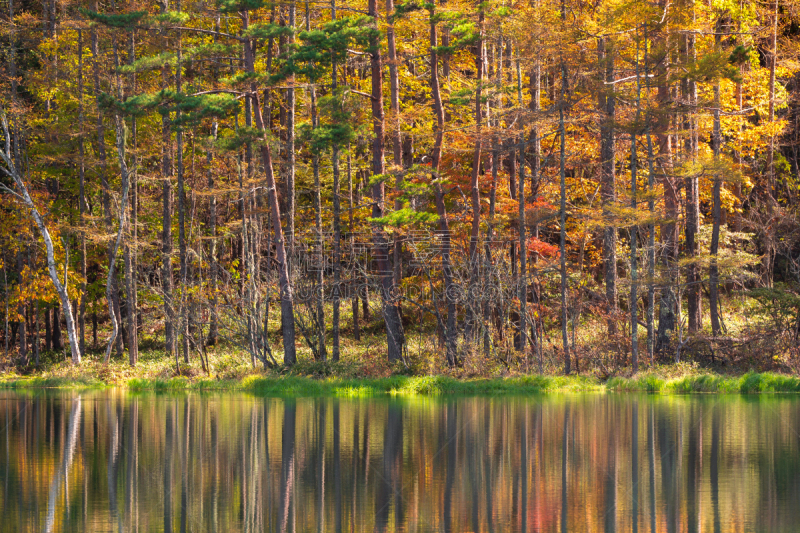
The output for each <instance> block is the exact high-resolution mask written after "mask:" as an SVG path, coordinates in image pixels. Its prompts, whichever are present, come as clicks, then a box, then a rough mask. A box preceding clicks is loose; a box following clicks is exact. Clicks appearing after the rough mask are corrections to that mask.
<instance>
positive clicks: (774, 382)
mask: <svg viewBox="0 0 800 533" xmlns="http://www.w3.org/2000/svg"><path fill="white" fill-rule="evenodd" d="M605 387H606V389H607V390H609V391H614V392H660V393H672V394H686V393H703V392H713V393H726V394H754V393H775V392H794V393H797V392H800V378H798V377H795V376H787V375H784V374H775V373H772V372H764V373H757V372H748V373H746V374H744V375H741V376H725V375H720V374H702V373H701V374H693V375H688V376H678V377H674V378H664V377H661V376H659V375H657V374H639V375H637V376H634V377H631V378H619V377H615V378H611V379H610V380H608V382H607V383H606V384H605Z"/></svg>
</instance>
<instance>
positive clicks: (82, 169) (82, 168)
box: [78, 30, 87, 353]
mask: <svg viewBox="0 0 800 533" xmlns="http://www.w3.org/2000/svg"><path fill="white" fill-rule="evenodd" d="M83 122H84V114H83V32H82V31H81V30H78V159H79V160H80V161H79V163H78V164H79V167H78V225H79V226H80V228H81V244H80V248H81V267H80V268H81V271H80V272H81V285H80V304H79V306H78V328H79V330H80V331H79V333H78V336H79V339H80V341H79V345H80V350H81V353H84V352H85V351H86V297H87V294H86V228H85V225H86V221H85V219H84V216H85V214H86V161H85V159H86V157H85V147H84V145H83V141H84V139H83V135H84V132H83V126H84V124H83Z"/></svg>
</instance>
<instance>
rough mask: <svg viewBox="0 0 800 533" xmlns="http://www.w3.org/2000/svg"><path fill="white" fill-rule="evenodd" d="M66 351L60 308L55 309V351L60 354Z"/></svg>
mask: <svg viewBox="0 0 800 533" xmlns="http://www.w3.org/2000/svg"><path fill="white" fill-rule="evenodd" d="M63 349H64V340H63V339H62V338H61V313H60V309H59V306H57V305H56V306H55V307H53V350H55V351H57V352H60V351H61V350H63Z"/></svg>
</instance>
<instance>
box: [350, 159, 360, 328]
mask: <svg viewBox="0 0 800 533" xmlns="http://www.w3.org/2000/svg"><path fill="white" fill-rule="evenodd" d="M347 186H348V189H347V190H348V210H347V211H348V218H349V221H348V224H347V229H348V231H349V232H350V250H351V253H355V234H354V232H353V205H354V204H353V162H352V155H351V154H350V149H349V147H348V150H347ZM358 279H359V278H358V277H355V278H351V280H350V283H351V287H350V289H351V291H352V295H351V298H352V305H351V309H352V314H353V338H354V339H355V340H356V341H360V340H361V328H360V327H359V324H358V299H359V286H358Z"/></svg>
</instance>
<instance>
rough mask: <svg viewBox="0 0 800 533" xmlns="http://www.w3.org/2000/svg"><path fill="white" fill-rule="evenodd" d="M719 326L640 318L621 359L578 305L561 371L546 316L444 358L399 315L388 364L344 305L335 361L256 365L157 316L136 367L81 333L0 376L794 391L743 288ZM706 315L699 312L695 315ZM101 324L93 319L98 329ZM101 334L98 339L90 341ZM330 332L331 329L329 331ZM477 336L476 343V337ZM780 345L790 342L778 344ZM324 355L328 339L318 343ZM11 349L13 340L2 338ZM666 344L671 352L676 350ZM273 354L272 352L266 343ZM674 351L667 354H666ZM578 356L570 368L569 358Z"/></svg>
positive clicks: (2, 382) (799, 385)
mask: <svg viewBox="0 0 800 533" xmlns="http://www.w3.org/2000/svg"><path fill="white" fill-rule="evenodd" d="M723 311H724V315H725V317H726V318H727V334H726V335H725V337H719V338H715V337H712V336H711V335H710V333H709V332H704V333H700V334H696V335H693V336H692V337H690V338H687V339H686V340H685V341H684V342H683V343H682V345H681V348H680V350H679V351H678V352H676V351H675V350H672V349H671V350H668V351H664V352H663V353H661V354H660V355H659V356H657V357H656V359H655V360H654V361H649V359H648V358H647V356H646V352H647V340H646V328H644V327H640V328H639V334H640V336H639V346H640V356H639V357H640V363H639V365H640V371H639V372H638V373H636V374H634V373H633V372H632V371H631V361H630V339H629V338H627V337H626V335H625V331H624V330H626V329H627V327H628V326H626V325H624V323H621V325H620V328H619V330H620V333H619V335H618V337H617V338H609V336H608V335H607V332H606V321H605V318H604V317H602V316H596V315H592V314H589V313H586V314H584V315H583V316H582V317H581V318H580V320H579V321H578V323H577V327H575V328H574V329H571V330H570V337H571V344H572V347H571V351H572V361H573V364H572V372H573V373H572V374H571V375H569V376H563V375H562V374H563V368H562V365H563V355H562V354H563V352H562V350H561V346H560V344H561V342H560V337H561V332H560V328H559V327H558V325H557V324H555V323H553V324H549V326H548V325H547V324H545V326H546V327H545V328H544V333H543V335H542V338H541V344H540V346H541V350H540V354H537V355H536V356H531V357H530V359H528V360H525V359H522V358H520V356H519V353H518V352H516V351H515V350H514V348H513V346H512V345H511V344H512V343H513V339H511V338H509V336H506V338H505V339H503V340H502V342H499V343H497V344H496V345H494V346H493V347H492V354H491V355H490V356H486V355H485V354H484V353H483V348H482V346H479V347H476V350H477V351H475V352H467V353H464V354H462V365H461V366H460V367H459V368H455V369H450V368H447V366H446V365H445V361H444V356H443V350H442V349H441V347H440V345H439V342H440V339H438V336H437V334H436V331H435V330H433V329H432V328H431V327H429V326H426V325H425V324H424V323H419V324H409V327H407V332H406V339H407V344H406V356H405V358H404V361H403V362H398V363H395V364H393V365H392V364H389V363H388V362H387V361H386V356H385V349H386V348H385V337H384V334H383V333H382V329H381V328H382V324H381V321H380V320H379V317H378V318H375V319H373V320H372V322H371V323H365V324H363V325H362V335H361V338H360V340H359V341H355V340H354V339H353V338H352V336H351V335H349V333H350V332H349V331H348V328H349V318H350V317H349V316H347V315H346V314H345V316H343V325H342V337H341V354H342V358H341V360H340V361H337V362H318V361H314V358H313V355H312V353H311V349H310V348H309V347H308V346H307V342H305V341H301V340H298V343H297V351H298V363H297V364H296V365H295V366H294V367H292V368H286V367H282V366H277V367H275V368H270V369H266V368H264V366H263V365H262V364H261V363H259V362H255V364H254V363H253V362H252V361H251V359H250V356H249V355H248V354H247V352H246V351H245V350H243V349H242V347H241V346H240V343H236V342H234V341H233V340H232V339H227V340H226V341H224V342H220V343H219V344H218V345H217V346H214V347H210V348H209V349H208V350H207V358H208V363H209V365H208V366H209V368H208V369H207V370H206V369H203V367H202V365H201V362H200V358H199V356H198V354H197V353H192V354H190V362H189V363H186V362H184V361H183V358H182V357H181V358H180V359H179V361H177V362H176V360H175V359H174V358H169V357H166V354H165V352H164V350H163V334H162V335H159V333H161V331H159V329H160V328H159V327H158V324H153V325H151V327H150V328H148V329H147V330H146V331H143V332H142V334H141V337H140V353H139V361H138V363H137V365H136V367H135V368H132V367H131V366H130V365H129V364H128V363H127V353H126V354H124V355H125V357H124V358H120V357H112V358H111V360H110V361H109V363H108V364H103V362H102V359H103V349H102V346H101V345H100V344H94V343H92V342H91V341H90V340H89V339H87V344H89V345H90V346H89V349H88V350H87V353H86V354H84V358H83V361H82V363H81V364H80V365H78V366H73V365H72V364H70V362H69V361H68V360H66V359H65V354H64V353H63V352H60V353H56V352H52V351H51V352H43V353H40V357H39V364H38V365H36V364H34V363H33V361H32V360H30V359H33V357H32V356H30V355H29V361H28V364H26V365H20V363H19V361H16V360H14V359H13V356H12V354H11V353H9V356H8V357H6V358H5V361H4V360H3V359H4V358H3V357H2V356H0V388H7V389H8V388H29V389H30V388H72V389H76V388H77V389H80V388H106V387H122V388H125V389H128V390H156V391H178V390H195V391H212V390H231V391H245V392H251V393H256V394H263V395H295V396H308V395H336V396H370V395H386V394H401V395H415V394H416V395H436V394H533V393H544V392H584V391H585V392H588V391H609V392H637V391H641V392H667V393H691V392H722V393H756V392H800V377H798V376H800V371H798V368H799V367H798V357H797V354H796V353H794V351H793V349H792V348H791V346H794V344H795V342H794V341H793V340H792V339H790V338H785V336H784V339H783V340H781V336H780V335H775V334H774V333H773V332H774V331H775V328H774V327H773V326H772V325H771V318H770V317H769V316H767V315H764V314H763V313H762V312H760V311H761V310H760V309H758V308H757V307H756V306H755V305H754V301H753V300H752V299H745V298H726V301H725V305H724V306H723ZM706 323H708V320H706ZM105 334H106V332H105V331H104V330H103V329H102V328H101V330H100V331H99V332H98V337H99V339H101V340H102V339H103V338H104V336H105ZM270 337H271V339H270V342H271V343H272V345H273V347H279V346H280V338H279V331H278V328H277V325H276V327H275V331H270ZM101 342H102V341H101ZM328 344H330V340H329V342H328ZM478 344H482V343H478ZM787 346H789V347H790V348H789V349H787ZM328 350H329V353H328V357H330V347H329V348H328ZM12 351H13V349H12ZM676 355H677V356H678V357H676ZM276 358H277V359H278V361H280V360H281V354H280V353H276ZM676 359H677V361H678V362H676ZM576 367H577V368H576Z"/></svg>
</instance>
